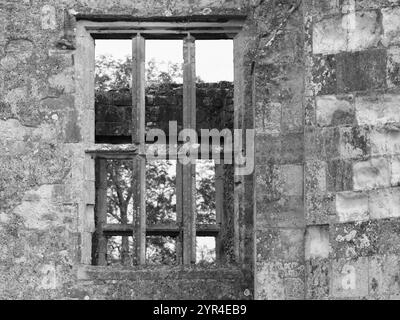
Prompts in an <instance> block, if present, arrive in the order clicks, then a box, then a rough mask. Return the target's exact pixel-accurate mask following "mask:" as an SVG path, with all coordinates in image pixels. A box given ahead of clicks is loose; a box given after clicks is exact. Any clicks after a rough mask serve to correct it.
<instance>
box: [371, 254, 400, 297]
mask: <svg viewBox="0 0 400 320" xmlns="http://www.w3.org/2000/svg"><path fill="white" fill-rule="evenodd" d="M368 274H369V294H370V295H372V297H382V296H384V297H388V296H389V295H395V294H399V292H400V283H399V257H398V256H396V255H387V256H372V257H371V258H370V259H369V264H368Z"/></svg>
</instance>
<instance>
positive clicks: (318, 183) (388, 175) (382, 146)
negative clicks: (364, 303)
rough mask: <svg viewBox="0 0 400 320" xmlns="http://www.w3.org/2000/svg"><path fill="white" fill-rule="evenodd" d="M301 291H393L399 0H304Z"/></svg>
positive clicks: (343, 294)
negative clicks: (304, 225) (304, 279)
mask: <svg viewBox="0 0 400 320" xmlns="http://www.w3.org/2000/svg"><path fill="white" fill-rule="evenodd" d="M304 21H305V32H306V67H307V74H306V87H305V101H306V104H305V144H304V146H305V153H304V154H305V162H304V164H305V167H304V171H305V173H304V177H305V184H304V186H305V208H306V210H305V218H306V222H307V230H306V239H305V253H306V254H305V259H306V274H307V284H306V297H307V298H311V299H326V298H336V299H338V298H356V299H359V298H366V297H367V298H371V299H375V298H378V299H380V298H393V297H396V296H398V295H399V294H400V284H399V282H398V277H399V271H398V270H399V262H400V261H399V256H398V254H399V248H400V241H399V235H398V230H399V223H400V220H399V219H398V217H399V215H400V189H399V188H398V186H399V175H398V168H399V151H400V131H399V130H400V126H399V124H400V117H399V114H400V113H399V111H400V91H399V89H400V87H399V85H400V83H399V62H400V51H399V46H398V45H399V44H400V2H398V1H355V2H354V1H339V2H338V1H314V2H312V1H308V3H307V6H305V7H304Z"/></svg>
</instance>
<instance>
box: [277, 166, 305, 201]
mask: <svg viewBox="0 0 400 320" xmlns="http://www.w3.org/2000/svg"><path fill="white" fill-rule="evenodd" d="M303 175H304V173H303V166H302V165H292V164H288V165H282V166H281V167H280V176H281V178H280V179H281V181H282V192H283V194H284V195H285V196H302V195H303Z"/></svg>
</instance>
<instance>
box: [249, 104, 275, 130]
mask: <svg viewBox="0 0 400 320" xmlns="http://www.w3.org/2000/svg"><path fill="white" fill-rule="evenodd" d="M281 109H282V105H281V103H279V102H275V103H273V102H269V103H263V102H258V103H257V104H256V107H255V117H254V119H255V124H254V126H255V129H256V133H257V134H268V135H277V134H279V133H280V130H281Z"/></svg>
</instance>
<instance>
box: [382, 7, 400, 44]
mask: <svg viewBox="0 0 400 320" xmlns="http://www.w3.org/2000/svg"><path fill="white" fill-rule="evenodd" d="M381 12H382V26H383V38H382V43H383V44H384V45H385V46H390V45H393V44H398V43H400V8H399V7H397V8H392V7H391V8H384V9H382V10H381Z"/></svg>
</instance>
